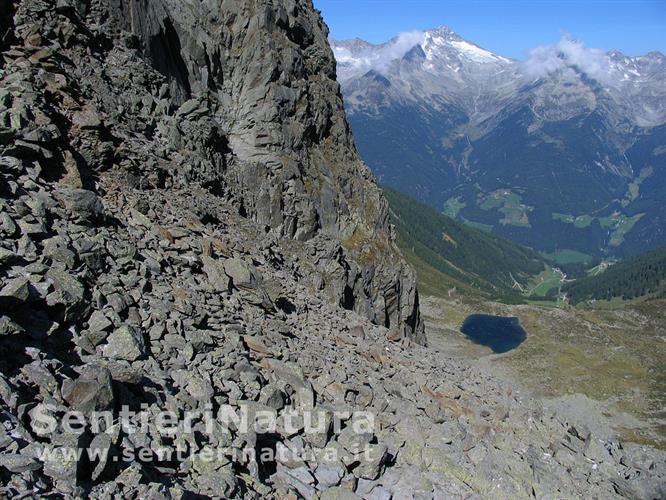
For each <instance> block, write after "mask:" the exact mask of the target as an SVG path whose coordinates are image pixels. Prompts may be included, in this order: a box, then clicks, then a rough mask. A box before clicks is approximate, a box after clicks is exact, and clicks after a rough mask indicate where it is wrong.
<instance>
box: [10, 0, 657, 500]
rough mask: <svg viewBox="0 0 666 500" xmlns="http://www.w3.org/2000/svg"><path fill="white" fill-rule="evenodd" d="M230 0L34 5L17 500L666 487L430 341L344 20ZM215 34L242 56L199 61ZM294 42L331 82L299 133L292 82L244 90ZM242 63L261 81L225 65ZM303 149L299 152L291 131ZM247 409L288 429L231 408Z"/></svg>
mask: <svg viewBox="0 0 666 500" xmlns="http://www.w3.org/2000/svg"><path fill="white" fill-rule="evenodd" d="M209 3H210V4H211V5H218V6H219V5H221V6H222V7H224V8H222V7H220V10H219V12H217V14H216V13H212V14H211V16H210V17H205V16H204V13H205V12H204V10H203V9H204V5H205V3H204V2H197V1H195V2H190V3H184V2H183V3H182V5H181V7H182V9H181V10H179V11H175V10H171V9H175V4H173V5H172V4H170V3H167V2H166V1H165V2H160V1H159V0H157V1H151V2H130V3H128V4H122V3H113V2H101V1H100V2H97V1H84V0H79V1H77V0H57V1H56V0H23V1H20V2H17V3H16V4H15V5H16V13H15V15H14V16H13V23H11V31H12V33H11V36H10V37H8V38H7V37H6V38H4V39H3V43H4V42H5V41H7V43H8V45H7V46H4V45H3V47H5V48H4V49H3V52H2V57H3V60H4V65H3V67H2V69H1V70H0V236H1V238H0V424H1V425H0V496H2V497H3V498H4V497H5V496H6V497H11V498H13V497H23V498H24V497H26V496H30V495H32V496H36V497H47V496H48V497H53V498H73V497H91V498H111V497H119V498H178V499H182V498H192V497H201V496H203V497H222V498H254V499H258V498H364V499H370V498H381V499H391V498H408V497H409V496H412V495H418V496H420V497H425V498H441V497H446V498H469V497H470V496H473V495H474V494H476V495H477V496H478V495H485V496H492V495H495V494H497V495H500V496H505V497H511V498H523V497H529V496H542V495H545V494H553V495H557V496H569V497H571V496H585V497H599V498H613V497H615V496H626V497H631V496H660V495H662V496H663V493H664V492H663V490H660V487H661V485H662V484H663V483H664V478H665V477H666V472H665V471H664V468H663V463H664V459H663V454H659V452H657V451H655V450H652V449H650V448H643V447H637V446H633V445H624V446H623V445H622V444H621V443H620V442H619V440H617V439H610V438H609V439H606V438H604V439H603V440H600V439H596V440H595V439H594V438H593V437H592V436H591V435H589V433H587V432H585V431H584V430H583V429H578V428H576V429H573V428H572V427H571V425H570V424H569V423H568V422H567V420H566V418H565V417H562V416H560V415H551V414H545V413H544V412H543V411H542V409H541V408H540V405H539V402H538V401H534V400H531V399H527V398H521V397H518V396H515V395H513V394H511V393H507V392H506V391H505V390H504V388H503V387H502V385H501V383H499V382H497V381H496V380H493V379H492V378H487V377H483V376H481V375H479V374H477V373H475V372H474V371H473V370H470V369H469V367H465V366H464V365H461V364H459V363H456V362H455V361H453V360H450V359H446V358H444V357H442V355H441V354H440V353H439V352H436V351H432V350H430V349H428V348H426V347H424V346H420V345H418V343H416V342H414V341H413V340H419V332H420V326H419V325H420V319H419V316H418V299H417V294H416V290H415V288H414V285H413V278H412V276H411V272H410V271H409V270H408V269H407V268H406V267H404V265H403V264H402V260H400V258H399V256H398V254H397V253H396V251H395V249H394V247H393V244H392V241H391V238H390V230H389V226H388V225H387V222H386V210H385V206H384V204H383V201H382V199H381V197H380V195H379V193H378V191H377V189H376V187H374V185H373V184H372V182H371V179H370V177H369V176H368V175H367V170H365V168H364V167H363V166H362V165H361V164H360V163H358V162H357V161H356V155H355V153H354V150H353V147H352V146H351V142H349V136H348V133H347V131H346V125H345V123H344V118H343V117H342V115H341V113H340V112H339V109H338V108H336V107H335V106H334V104H335V103H337V104H335V105H336V106H339V97H337V94H335V95H333V94H329V93H327V92H329V91H328V90H326V88H327V86H328V85H329V83H327V82H328V80H330V78H328V76H330V75H329V73H330V70H331V68H329V67H328V66H326V64H324V62H325V61H326V60H327V59H330V58H329V55H327V54H328V52H327V49H326V48H325V47H324V46H323V45H322V46H319V45H318V43H315V40H318V39H319V38H321V37H323V36H324V35H323V32H324V30H323V28H322V26H321V22H320V20H319V18H318V16H316V15H315V14H314V13H313V11H312V8H311V5H310V4H306V3H302V2H300V3H298V4H295V5H296V6H297V8H296V9H294V8H293V7H290V6H289V5H288V2H273V3H266V4H265V7H264V8H263V9H260V8H259V7H258V6H255V4H254V3H252V2H242V3H241V2H236V3H234V2H227V1H226V0H225V1H222V2H218V3H215V2H209ZM192 4H194V5H199V7H198V8H199V9H202V10H196V11H193V12H190V11H189V10H188V9H190V8H192V7H187V5H192ZM147 5H150V6H151V7H150V9H147V10H145V9H146V6H147ZM253 6H254V7H253ZM250 7H252V8H250ZM241 8H242V9H243V10H241ZM244 9H248V10H244ZM233 12H236V16H235V17H234V16H232V15H231V13H233ZM283 12H284V13H285V14H284V15H283V14H282V13H283ZM110 13H112V14H113V16H112V17H110V16H109V14H110ZM195 15H196V22H194V17H188V16H195ZM215 15H218V16H219V18H218V20H217V21H214V19H215V17H214V16H215ZM165 16H166V17H165ZM267 16H268V18H270V19H273V21H274V23H269V24H265V23H264V24H261V23H260V21H262V20H265V19H266V18H267ZM271 16H273V17H271ZM114 19H115V21H114ZM167 19H169V20H170V21H169V22H167V21H166V20H167ZM262 22H263V21H262ZM126 23H129V24H126ZM137 23H138V24H137ZM183 23H191V25H190V28H191V30H190V31H183V26H184V24H183ZM257 23H259V24H257ZM285 23H286V24H285ZM308 23H311V24H308ZM215 25H218V26H219V29H220V34H219V36H218V37H217V38H216V37H215V36H213V35H214V33H212V32H211V33H209V35H207V36H210V37H211V39H216V40H217V42H216V43H217V44H218V45H212V44H209V43H208V41H207V42H206V44H205V48H204V49H203V51H198V50H197V49H196V47H197V45H196V44H194V42H193V40H194V39H196V40H208V39H207V38H205V33H206V32H207V30H210V29H212V28H211V27H212V26H215ZM123 26H124V27H125V28H130V29H133V30H134V31H135V33H136V34H135V35H132V34H131V33H130V32H129V31H127V30H123V29H122V28H123ZM158 26H159V27H161V28H160V29H163V35H161V34H160V33H161V32H160V31H159V30H158V31H157V32H156V31H155V29H156V27H158ZM206 26H209V27H208V28H206ZM256 26H263V28H261V29H259V28H257V27H256ZM285 26H286V27H292V28H295V29H293V30H291V28H290V30H287V28H286V27H285ZM199 29H201V30H202V34H197V33H198V32H197V30H199ZM257 30H258V31H257ZM320 32H321V33H320ZM174 33H175V34H174ZM186 33H191V34H190V35H189V36H190V37H189V38H188V36H187V35H186ZM233 33H236V34H237V35H238V34H239V33H241V34H245V35H247V36H246V37H245V36H244V37H242V38H235V37H234V35H233ZM252 33H254V34H253V36H249V35H250V34H252ZM285 33H286V34H285ZM137 35H139V36H137ZM195 35H196V36H195ZM155 37H157V40H155ZM160 37H161V38H160ZM274 38H275V39H276V40H282V42H281V45H279V46H278V48H279V49H280V50H281V51H282V52H281V51H280V50H277V49H276V51H275V52H274V53H273V56H272V57H278V55H279V54H282V53H283V51H284V50H286V49H287V48H289V47H292V48H294V50H295V52H294V54H295V55H294V57H296V58H297V55H298V54H300V55H301V57H302V60H301V63H298V64H303V65H304V66H305V67H308V68H309V69H308V70H307V71H305V70H304V71H305V72H303V73H300V75H301V76H302V78H294V79H293V81H292V83H291V84H290V85H293V86H295V87H298V86H305V87H303V88H307V91H305V93H304V94H302V95H301V97H300V98H299V99H300V100H299V101H298V102H300V103H301V104H302V105H303V106H305V107H306V109H307V111H303V114H302V115H300V118H298V119H296V118H294V119H293V120H291V119H289V116H288V114H287V115H284V116H283V115H281V114H280V113H282V111H281V110H282V108H281V106H282V105H283V104H284V103H285V102H287V101H288V99H287V98H286V97H285V98H284V99H282V100H281V99H278V97H277V94H274V93H272V92H276V91H277V89H278V88H280V86H278V85H275V86H273V85H272V84H271V85H269V84H266V85H263V86H259V87H252V88H253V89H254V94H253V93H252V92H251V91H250V90H251V89H248V88H246V90H245V92H247V93H248V94H252V95H254V96H255V97H253V98H252V99H250V98H249V97H246V98H244V99H245V100H243V99H241V98H242V96H243V95H244V94H243V93H242V92H240V90H238V89H243V88H244V86H245V85H250V83H249V82H247V81H246V78H245V77H240V76H236V77H234V76H233V72H235V71H239V72H240V71H246V72H247V73H248V74H249V73H251V72H252V71H254V70H251V67H252V64H251V61H252V60H253V59H252V58H253V57H257V58H260V61H261V58H262V57H264V56H266V54H265V53H261V54H252V53H247V54H245V55H243V54H244V53H245V51H246V50H248V47H253V50H260V49H262V48H263V49H265V51H268V48H270V40H273V39H274ZM292 38H293V40H292ZM220 40H222V41H223V42H220ZM253 40H254V41H256V40H259V41H262V40H263V42H262V43H264V42H265V43H267V44H268V45H265V46H264V45H261V43H259V44H258V45H256V46H255V45H253V44H254V43H255V42H253ZM232 41H233V43H232V44H231V45H225V44H226V43H227V42H228V43H231V42H232ZM287 41H288V43H287ZM151 43H155V44H156V45H155V46H152V47H153V48H152V49H151ZM197 43H198V42H197ZM289 44H292V45H289ZM211 47H219V51H216V50H215V49H210V48H211ZM223 48H224V50H223ZM209 49H210V50H212V51H209ZM165 51H167V52H168V54H169V55H168V58H166V59H158V58H159V57H160V55H161V56H162V57H164V56H165ZM318 51H321V54H323V56H321V61H322V64H323V65H324V67H323V69H321V71H319V70H316V69H315V68H316V66H317V64H316V61H317V60H318V56H317V55H316V54H317V53H318ZM178 53H180V57H178V56H177V54H178ZM215 54H217V55H215ZM313 54H314V55H313ZM311 56H312V57H311ZM147 57H149V58H151V59H152V62H151V63H149V62H148V61H149V59H147ZM199 57H201V58H203V59H198V58H199ZM242 57H245V58H249V59H243V61H245V62H247V64H248V66H247V68H246V69H245V70H242V69H241V68H240V66H241V62H239V60H237V59H233V64H231V63H228V60H227V59H225V58H242ZM280 57H281V56H280ZM206 59H210V69H207V70H206V72H205V74H204V71H203V68H204V66H198V67H197V68H194V66H195V64H194V63H193V61H197V60H198V61H201V60H203V61H206ZM224 61H227V63H225V64H223V62H224ZM261 64H264V63H263V62H261ZM294 64H296V65H297V66H298V64H297V63H296V62H295V63H294ZM308 65H314V66H308ZM255 66H256V65H255ZM222 68H225V69H222ZM327 68H328V69H327ZM195 69H196V71H200V72H201V73H197V74H198V75H199V76H197V77H196V78H195V77H192V75H193V74H195V73H194V71H195ZM259 69H260V68H259ZM158 70H159V71H158ZM225 71H226V72H227V76H224V75H225ZM259 73H261V71H260V72H259ZM206 74H207V75H210V76H206ZM294 74H296V73H294ZM269 76H270V78H271V79H269V83H270V82H273V81H277V80H272V78H275V76H274V75H273V73H271V74H270V75H269ZM278 80H279V78H278ZM308 82H310V83H308ZM317 82H319V83H317ZM318 85H321V87H318ZM330 85H334V84H332V83H330ZM283 87H284V88H290V87H289V86H285V85H283ZM234 88H235V89H236V90H234V92H233V93H229V94H227V93H226V92H227V91H226V90H224V89H234ZM333 88H335V87H333ZM206 89H207V90H206ZM271 89H273V90H271ZM325 90H326V92H325ZM329 90H330V89H329ZM267 92H269V94H266V93H267ZM262 93H264V94H263V97H262ZM266 95H270V96H271V99H267V101H268V102H269V104H260V103H261V101H262V100H263V99H265V98H266ZM275 100H277V102H278V104H276V106H277V108H272V107H271V106H273V104H271V103H273V102H274V101H275ZM326 102H329V103H331V106H332V107H331V108H330V109H329V108H328V107H327V106H326V104H325V103H326ZM249 103H254V104H249ZM280 103H281V104H280ZM244 106H250V107H249V108H246V109H245V111H243V113H241V109H243V108H244ZM253 106H254V107H253ZM296 107H297V108H298V106H296ZM234 109H238V112H239V116H237V117H234V113H233V110H234ZM251 109H253V110H254V111H253V112H254V113H256V119H255V120H256V123H253V122H252V118H251V111H250V110H251ZM268 109H276V110H278V115H277V116H274V115H270V116H271V118H270V119H267V118H265V117H264V115H263V114H262V113H264V112H267V110H268ZM299 109H300V108H299ZM246 115H247V116H246ZM317 117H319V118H317ZM322 117H328V118H326V119H324V120H323V121H321V122H320V121H319V119H320V118H322ZM299 120H300V123H297V122H298V121H299ZM329 122H330V123H329ZM299 125H305V126H306V127H305V129H304V130H303V131H302V132H294V131H292V132H285V131H282V132H280V133H278V132H276V131H279V130H281V127H286V128H288V129H290V130H291V129H292V128H294V130H295V129H297V128H298V127H299ZM236 127H238V128H236ZM322 127H323V128H322ZM259 130H262V131H270V132H271V134H273V135H263V134H264V132H259ZM334 130H341V131H342V132H340V133H335V134H334V133H333V131H334ZM234 131H235V132H234ZM255 133H256V135H253V134H255ZM266 133H268V132H266ZM300 134H302V135H300ZM252 137H253V138H254V139H253V141H254V142H252V141H251V140H250V138H252ZM287 137H289V138H292V139H293V140H297V139H298V138H299V137H300V141H301V142H300V143H297V144H288V143H281V144H279V143H277V144H274V143H273V142H271V141H283V140H285V138H287ZM262 140H264V141H267V142H265V143H263V145H262V144H261V141H262ZM335 141H341V142H340V144H339V145H338V146H339V148H338V147H336V144H335ZM345 141H347V142H345ZM299 144H300V145H299ZM329 154H330V155H333V156H331V158H332V159H331V158H328V159H327V157H326V155H329ZM336 155H341V156H336ZM340 158H348V159H349V163H345V162H341V161H337V160H339V159H340ZM269 159H271V161H272V162H274V163H270V162H269ZM336 159H337V160H336ZM278 165H279V166H280V168H277V166H278ZM273 167H276V168H275V170H273ZM289 169H291V170H289ZM345 169H349V170H348V172H347V173H345ZM241 174H242V175H241ZM266 179H269V180H270V182H269V181H266ZM310 183H311V184H310ZM273 186H275V191H274V192H273V191H270V189H271V188H272V187H273ZM255 188H256V189H255ZM262 190H263V191H262ZM266 190H268V191H266ZM261 193H264V194H261ZM266 193H268V194H266ZM271 193H273V194H271ZM317 193H319V194H317ZM260 195H261V196H260ZM272 196H275V197H274V198H272ZM273 202H275V205H273V204H272V203H273ZM277 207H280V208H279V209H278V208H277ZM324 207H327V209H326V210H324ZM331 207H332V210H333V212H328V211H327V210H328V208H331ZM308 214H309V215H308ZM273 217H276V219H275V220H272V218H273ZM370 320H372V321H370ZM126 410H127V413H125V411H126ZM222 410H225V411H230V412H232V413H234V414H236V412H241V413H242V412H243V411H245V412H246V414H247V415H250V416H254V417H257V416H258V415H259V414H262V415H264V416H269V417H271V418H272V420H273V423H274V425H272V426H270V427H268V426H261V425H260V426H255V425H250V426H249V427H244V426H243V425H242V423H238V422H236V421H234V420H232V421H231V422H225V421H224V420H220V419H214V418H212V419H211V417H212V415H211V417H209V416H208V415H209V413H212V414H213V415H215V416H219V415H220V414H221V412H222ZM100 412H106V414H108V415H109V418H108V419H107V418H104V415H102V418H99V417H100V415H99V413H100ZM306 415H309V416H310V418H311V421H310V422H309V425H308V423H306ZM364 415H365V417H368V416H374V420H375V421H374V424H373V425H366V426H363V425H362V424H363V416H364ZM163 417H168V418H166V420H163ZM248 418H250V417H248ZM313 418H314V420H312V419H313ZM526 422H528V423H529V425H526ZM49 423H52V424H53V425H49ZM252 423H253V422H250V424H252ZM258 423H259V422H257V424H258ZM174 424H175V427H174ZM211 453H212V455H211ZM415 492H416V493H415Z"/></svg>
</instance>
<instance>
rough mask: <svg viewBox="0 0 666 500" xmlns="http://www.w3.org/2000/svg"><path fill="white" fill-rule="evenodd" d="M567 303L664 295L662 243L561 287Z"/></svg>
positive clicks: (664, 250)
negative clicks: (598, 272) (655, 247)
mask: <svg viewBox="0 0 666 500" xmlns="http://www.w3.org/2000/svg"><path fill="white" fill-rule="evenodd" d="M563 291H564V292H565V293H566V294H567V295H568V296H569V298H570V301H571V303H573V304H578V303H580V302H583V301H586V300H612V299H622V300H632V299H636V298H640V297H646V296H652V297H666V247H662V248H658V249H657V250H653V251H651V252H647V253H645V254H643V255H639V256H638V257H633V258H631V259H628V260H626V261H624V262H621V263H619V264H616V265H614V266H611V267H610V268H609V269H608V270H606V271H605V272H603V273H601V274H598V275H596V276H590V277H587V278H583V279H580V280H577V281H575V282H573V283H569V284H567V285H565V286H564V287H563Z"/></svg>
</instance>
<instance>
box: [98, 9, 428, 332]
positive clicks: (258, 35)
mask: <svg viewBox="0 0 666 500" xmlns="http://www.w3.org/2000/svg"><path fill="white" fill-rule="evenodd" d="M111 13H112V14H113V16H114V17H115V19H117V21H118V24H119V25H120V27H121V28H123V29H125V30H128V31H130V32H132V33H134V34H135V35H136V36H137V38H138V44H139V46H140V50H141V52H142V54H143V55H144V56H145V57H147V58H148V59H149V60H150V62H151V63H152V65H153V67H154V68H156V69H157V70H158V71H159V72H160V73H162V74H163V75H164V77H165V78H166V83H167V84H168V94H165V96H164V97H169V98H170V102H171V103H176V104H178V105H181V106H182V107H181V114H183V113H182V111H183V108H184V110H186V111H187V110H189V111H190V112H196V114H197V115H198V116H201V118H202V119H203V120H204V121H206V123H207V128H206V129H205V130H207V131H208V137H207V138H203V137H201V136H200V134H201V132H202V129H201V128H200V127H201V125H200V121H201V120H195V122H196V123H197V125H195V126H194V127H192V129H191V130H183V127H182V124H181V123H178V120H174V121H172V122H170V123H169V122H162V123H158V124H157V129H158V132H159V133H161V135H162V137H163V138H165V139H167V141H169V142H170V144H171V145H172V146H173V148H174V149H176V150H177V149H179V148H182V147H183V146H186V147H187V148H190V149H195V150H198V152H199V154H200V155H201V156H202V158H203V160H204V162H205V163H206V165H193V164H190V165H188V167H187V168H188V170H189V171H188V172H184V174H185V175H184V176H183V177H184V178H187V179H188V180H189V181H195V182H196V181H198V182H201V183H203V184H204V185H205V186H207V187H209V188H210V189H211V190H213V191H214V192H215V193H217V194H219V195H220V196H222V197H223V198H225V199H227V200H229V201H232V202H233V203H234V204H235V206H237V207H238V209H239V210H240V211H241V212H242V213H243V214H246V215H247V216H248V217H249V218H251V219H252V220H255V221H256V222H258V223H259V224H261V225H264V226H266V227H267V228H268V229H270V232H271V233H272V234H275V235H276V236H277V237H282V238H291V239H296V240H298V241H309V240H312V239H313V238H316V237H317V236H319V235H321V236H322V237H323V238H321V239H322V240H323V239H327V240H329V241H330V242H332V241H341V242H342V249H341V250H340V252H339V254H340V255H339V256H338V255H334V259H338V260H340V262H339V263H340V267H339V268H338V269H336V270H335V271H334V273H333V275H332V276H325V277H322V280H321V281H322V282H321V285H322V286H324V287H325V288H328V289H329V291H330V292H331V294H332V295H333V297H335V299H336V300H337V301H339V302H340V304H341V305H343V306H344V307H347V308H351V309H354V310H356V311H359V312H361V313H362V314H365V315H367V316H368V317H370V318H371V319H372V320H373V321H376V322H378V323H379V324H383V325H386V326H390V327H393V328H397V329H398V330H400V332H401V333H403V334H404V335H407V336H415V337H418V338H422V332H423V327H422V325H421V323H420V320H419V316H418V310H417V308H418V304H417V297H416V291H415V286H414V278H413V275H412V273H411V271H410V270H408V269H407V268H406V267H405V266H404V264H402V263H400V262H401V259H400V257H399V256H398V254H397V251H396V249H395V247H394V246H393V243H392V240H393V237H392V235H391V232H390V227H389V221H388V211H387V205H386V203H385V201H384V199H383V198H382V196H381V193H380V191H379V190H378V188H377V187H376V185H375V184H374V181H373V179H372V176H371V174H370V172H369V170H368V169H367V167H366V166H365V165H364V164H363V163H361V161H360V160H359V158H358V154H357V152H356V149H355V146H354V144H353V140H352V137H351V133H350V130H349V127H348V125H347V121H346V118H345V114H344V110H343V105H342V98H341V96H340V89H339V86H338V84H337V83H336V80H335V60H334V58H333V54H332V51H331V49H330V47H329V45H328V42H327V35H328V30H327V28H326V26H325V25H324V24H323V21H322V20H321V17H320V16H319V15H318V14H317V13H316V12H315V10H314V9H313V8H312V5H311V3H310V2H295V1H292V2H284V3H282V2H280V3H272V2H265V1H256V2H246V1H235V2H234V1H224V2H192V3H190V4H183V2H180V1H176V0H160V1H156V2H132V1H117V2H113V6H112V8H111ZM165 92H166V90H165ZM324 246H326V247H327V248H325V249H324V253H326V254H328V255H327V256H324V257H323V260H324V261H325V266H326V267H327V268H331V267H335V266H333V265H332V263H331V262H330V261H331V258H330V257H331V256H330V252H331V250H332V249H331V248H330V244H329V243H326V244H325V245H324Z"/></svg>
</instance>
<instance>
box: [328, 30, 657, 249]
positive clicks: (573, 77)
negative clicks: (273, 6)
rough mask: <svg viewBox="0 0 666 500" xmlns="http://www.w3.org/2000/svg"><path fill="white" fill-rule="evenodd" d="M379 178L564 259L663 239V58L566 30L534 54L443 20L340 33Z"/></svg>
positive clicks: (358, 116)
mask: <svg viewBox="0 0 666 500" xmlns="http://www.w3.org/2000/svg"><path fill="white" fill-rule="evenodd" d="M332 46H333V50H334V53H335V55H336V58H337V62H338V80H339V81H340V83H341V85H342V91H343V94H344V96H345V103H346V104H345V105H346V108H347V112H348V116H349V119H350V122H351V125H352V128H353V131H354V136H355V139H356V142H357V145H358V147H359V149H360V151H361V154H362V156H363V158H364V159H365V161H366V162H367V163H368V164H369V166H370V167H371V168H372V169H373V171H374V172H375V174H376V175H377V176H378V178H379V180H380V182H382V183H383V184H385V185H388V186H391V187H394V188H396V189H398V190H399V191H402V192H405V193H408V194H410V195H412V196H414V197H416V198H418V199H419V200H421V201H423V202H425V203H427V204H429V205H431V206H432V207H433V208H435V209H436V210H438V211H443V212H445V213H446V214H448V215H450V216H452V217H455V218H457V219H459V220H461V221H464V222H467V223H469V224H472V225H475V226H476V227H477V228H481V229H484V230H487V231H492V232H494V233H496V234H499V235H502V236H505V237H508V238H511V239H513V240H514V241H517V242H520V243H522V244H525V245H528V246H530V247H532V248H534V249H537V250H539V251H541V252H543V253H546V254H548V255H550V256H551V258H561V259H562V260H563V261H566V260H567V259H569V260H571V259H573V260H592V257H593V256H606V255H612V256H617V257H622V256H626V255H634V254H638V253H640V252H642V251H644V250H647V249H650V248H653V247H656V246H658V245H661V244H666V58H665V57H664V56H663V55H662V54H661V53H658V52H651V53H649V54H647V55H645V56H642V57H627V56H624V55H623V54H621V53H620V52H617V51H614V52H607V53H606V52H602V51H600V50H596V49H589V48H586V47H585V46H584V45H583V44H582V43H580V42H577V41H575V40H571V39H563V40H562V41H560V42H559V43H558V44H555V45H552V46H546V47H540V48H538V49H535V50H533V51H532V52H531V54H530V57H529V59H528V60H527V61H515V60H512V59H508V58H505V57H502V56H500V55H497V54H493V53H491V52H489V51H487V50H485V49H482V48H480V47H478V46H477V45H475V44H473V43H471V42H468V41H466V40H464V39H462V38H461V37H459V36H458V35H456V34H455V33H453V32H452V31H451V30H449V29H448V28H446V27H441V28H438V29H435V30H431V31H427V32H423V33H407V34H403V35H400V36H398V37H396V38H394V39H392V40H390V41H389V42H387V43H385V44H381V45H373V44H370V43H367V42H365V41H363V40H358V39H355V40H348V41H336V40H333V41H332Z"/></svg>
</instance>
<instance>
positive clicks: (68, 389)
mask: <svg viewBox="0 0 666 500" xmlns="http://www.w3.org/2000/svg"><path fill="white" fill-rule="evenodd" d="M61 392H62V397H63V399H64V400H65V401H67V403H68V404H69V405H70V406H71V407H72V408H74V409H75V410H79V411H82V412H84V413H89V412H91V411H101V410H107V409H110V408H112V407H113V403H114V397H113V385H112V382H111V372H109V370H108V369H106V368H104V367H100V366H87V367H86V368H84V370H83V371H82V372H81V375H80V376H79V378H77V379H76V380H71V379H67V380H65V381H64V382H63V385H62V389H61Z"/></svg>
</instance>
